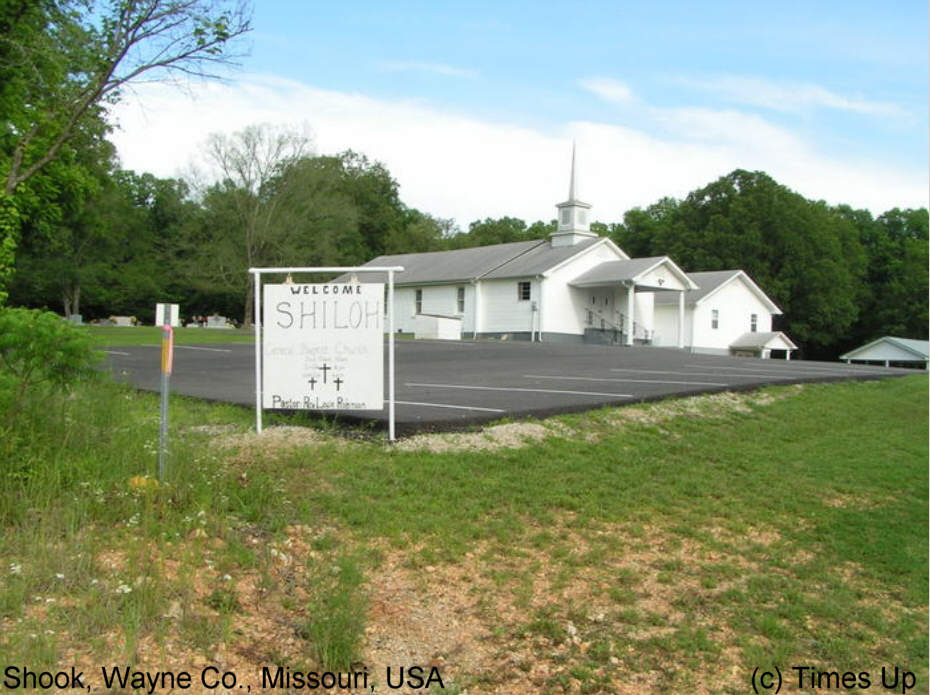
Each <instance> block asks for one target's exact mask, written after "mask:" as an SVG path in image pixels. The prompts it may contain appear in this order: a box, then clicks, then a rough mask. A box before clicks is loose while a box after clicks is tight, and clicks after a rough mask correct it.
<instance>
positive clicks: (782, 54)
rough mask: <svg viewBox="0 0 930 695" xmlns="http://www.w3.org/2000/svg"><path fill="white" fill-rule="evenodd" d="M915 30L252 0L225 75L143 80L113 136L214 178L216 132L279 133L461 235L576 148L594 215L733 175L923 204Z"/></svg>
mask: <svg viewBox="0 0 930 695" xmlns="http://www.w3.org/2000/svg"><path fill="white" fill-rule="evenodd" d="M927 24H928V17H927V3H926V2H925V1H924V0H907V1H898V0H886V1H885V2H875V1H874V0H873V1H869V2H856V1H855V0H847V1H846V2H834V1H833V0H818V1H817V2H810V0H806V1H805V2H794V1H792V0H779V1H778V2H774V1H771V0H769V1H763V2H745V0H742V1H740V2H723V1H715V0H707V1H706V2H702V3H696V2H693V1H682V2H678V1H671V0H668V1H662V0H658V1H656V2H644V1H637V2H633V1H627V0H613V1H611V2H583V1H577V2H547V1H546V0H536V1H535V2H516V1H512V2H508V1H507V0H497V1H496V2H480V1H478V2H468V3H465V2H448V3H445V2H403V1H402V0H394V1H392V2H384V1H383V0H377V1H373V2H368V1H355V0H345V1H344V2H341V3H335V2H333V3H311V2H305V1H303V0H290V1H285V0H260V2H255V7H254V14H253V20H252V25H253V31H252V32H250V33H249V35H248V36H247V38H246V39H245V41H244V48H245V49H246V50H247V55H245V57H243V58H242V59H241V60H240V61H239V66H238V68H237V69H236V70H234V71H232V72H230V73H228V75H226V78H225V79H224V80H222V81H213V82H193V83H190V84H188V85H186V86H184V87H183V88H179V87H178V86H172V85H167V84H160V83H146V84H142V85H138V86H136V87H135V88H134V89H133V90H131V91H130V92H128V93H127V94H126V96H125V97H124V99H123V100H122V101H121V102H120V103H119V104H118V105H117V106H116V107H114V108H113V110H112V114H111V116H112V119H113V122H114V123H115V124H116V125H117V130H116V131H115V132H114V134H113V141H114V142H115V144H116V146H117V149H118V152H119V154H120V158H121V161H122V165H123V166H124V167H125V168H130V169H134V170H136V171H149V172H151V173H154V174H156V175H158V176H165V177H167V176H186V175H188V174H189V173H190V172H191V171H192V170H193V169H195V168H196V169H199V170H200V172H201V176H204V175H206V176H209V170H208V169H205V168H204V162H205V148H204V143H205V141H206V139H207V137H208V136H209V135H210V134H211V133H220V132H222V133H227V134H231V133H234V132H236V131H239V130H242V129H243V128H245V127H247V126H249V125H254V124H261V123H269V124H274V125H277V126H279V127H286V128H292V129H294V130H297V131H300V132H302V133H304V134H306V135H307V136H309V137H310V139H311V144H312V149H313V151H314V152H316V153H318V154H335V153H338V152H342V151H345V150H348V149H351V150H354V151H356V152H360V153H363V154H365V155H366V156H367V157H368V158H369V159H371V160H377V161H380V162H382V163H383V164H384V165H385V166H386V167H387V168H388V170H389V171H390V172H391V174H392V175H393V176H394V178H395V179H396V180H397V181H398V183H399V185H400V196H401V200H402V201H403V202H404V203H405V204H407V205H408V206H411V207H415V208H418V209H419V210H422V211H423V212H426V213H429V214H431V215H434V216H436V217H440V218H444V219H453V220H455V222H456V223H457V224H458V226H459V227H460V228H462V229H467V227H468V224H469V223H470V222H472V221H474V220H478V219H484V218H486V217H502V216H505V215H508V216H513V217H519V218H522V219H524V220H526V221H527V222H528V223H529V222H532V221H535V220H540V219H541V220H550V219H553V218H554V217H555V207H554V206H555V204H556V203H558V202H561V201H563V200H565V199H566V197H567V195H568V183H569V167H570V163H571V153H572V143H573V142H574V143H575V146H576V148H577V192H578V197H579V198H580V199H581V200H584V201H585V202H588V203H591V204H592V205H593V209H592V217H593V219H596V220H600V221H602V222H608V223H609V222H620V221H622V219H623V214H624V212H626V211H627V210H629V209H631V208H633V207H646V206H648V205H651V204H652V203H654V202H656V201H657V200H659V199H660V198H662V197H664V196H672V197H676V198H683V197H685V196H686V195H687V194H688V193H689V192H691V191H693V190H695V189H697V188H700V187H702V186H704V185H707V184H709V183H711V182H712V181H714V180H716V179H718V178H719V177H721V176H725V175H726V174H728V173H729V172H731V171H733V170H734V169H748V170H761V171H765V172H766V173H768V174H769V175H770V176H772V177H773V178H774V179H775V180H776V181H778V182H779V183H781V184H784V185H786V186H788V187H789V188H791V189H793V190H795V191H797V192H798V193H800V194H802V195H803V196H805V197H807V198H811V199H815V200H825V201H827V202H828V203H830V204H840V203H845V204H849V205H851V206H853V207H855V208H868V209H869V210H871V211H872V212H873V214H876V215H878V214H881V213H882V212H884V211H885V210H888V209H890V208H893V207H902V208H903V207H926V206H927V205H928V188H930V177H928V146H930V143H928V39H927ZM204 172H206V173H204Z"/></svg>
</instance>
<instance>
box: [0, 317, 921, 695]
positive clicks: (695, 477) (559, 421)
mask: <svg viewBox="0 0 930 695" xmlns="http://www.w3.org/2000/svg"><path fill="white" fill-rule="evenodd" d="M108 330H112V331H113V332H114V333H119V332H121V331H123V330H132V329H108ZM135 330H139V329H135ZM155 330H157V329H155ZM193 330H194V332H197V333H207V334H212V332H210V331H197V330H196V329H193ZM216 333H220V332H219V331H217V332H216ZM225 334H226V332H223V335H225ZM127 335H129V334H127ZM156 335H157V334H156ZM109 344H115V343H109ZM123 344H126V343H123ZM927 397H928V391H927V378H926V376H925V375H916V376H913V377H907V378H900V379H888V380H883V381H872V382H856V383H841V384H829V385H826V384H816V385H805V386H803V387H800V386H791V387H773V388H768V389H765V390H763V391H761V392H757V393H754V394H739V395H733V394H724V395H719V394H718V395H711V396H702V397H698V398H693V399H683V400H678V401H666V402H659V403H654V404H650V405H643V406H635V407H630V408H621V409H604V410H600V411H596V412H591V413H585V414H579V415H571V416H561V417H558V418H553V419H551V420H547V421H545V422H542V423H539V422H536V423H527V424H520V423H515V424H512V425H505V426H503V427H500V428H497V429H496V430H495V429H492V430H488V431H487V433H485V434H481V433H477V434H464V435H440V436H434V437H431V438H430V437H428V438H426V439H424V440H422V441H418V440H411V441H410V442H406V443H405V442H402V443H401V444H399V445H397V446H395V447H388V446H386V445H385V444H383V443H382V442H381V441H379V440H376V439H366V438H347V437H345V436H343V435H342V434H340V433H339V432H334V431H328V430H326V429H325V428H323V429H320V428H319V427H318V428H317V429H313V430H310V429H307V430H298V429H296V428H271V429H269V430H268V432H266V435H265V436H263V438H262V439H260V440H259V439H258V438H256V437H255V436H254V435H252V434H250V433H249V432H248V428H249V425H250V422H251V413H250V412H249V411H247V410H244V409H238V408H235V407H232V406H222V405H208V404H205V403H202V402H198V401H195V400H191V399H183V398H175V399H173V401H172V406H171V407H172V410H171V417H172V456H171V467H170V471H169V478H170V484H169V485H167V486H158V487H156V486H153V485H151V483H148V482H146V481H141V482H140V481H138V480H136V481H132V480H131V479H132V478H133V476H140V475H144V474H150V473H151V472H152V471H153V470H154V466H155V451H154V447H155V442H156V434H157V428H158V419H157V414H158V402H157V398H156V397H155V396H153V395H150V394H143V393H138V392H135V391H131V390H128V389H125V388H123V387H120V386H117V385H114V384H110V383H107V382H100V383H97V384H88V385H85V386H83V387H82V388H80V389H78V390H76V391H75V392H74V393H72V394H71V395H70V396H68V397H66V398H62V399H50V400H46V401H44V402H41V403H33V404H31V407H30V408H29V409H27V410H26V411H25V412H24V413H23V414H21V415H20V417H19V419H18V420H17V421H16V423H15V424H14V425H13V426H12V427H10V428H8V429H7V430H6V431H4V432H0V460H2V461H4V462H5V463H4V468H3V470H2V472H0V475H2V476H3V478H4V480H3V481H2V485H0V519H2V520H3V535H2V537H0V557H2V558H3V563H4V564H3V566H2V567H0V653H5V654H7V655H8V657H9V661H10V663H14V662H15V663H20V662H22V663H26V664H30V665H35V666H36V667H39V666H41V665H48V666H54V665H57V666H58V667H64V666H67V665H70V664H71V663H74V662H77V663H80V664H84V665H86V666H87V667H88V668H90V667H94V666H99V665H100V664H109V663H137V664H139V665H140V667H141V666H145V667H146V668H154V667H155V666H158V665H165V664H169V663H170V664H188V665H190V664H195V663H203V662H204V661H207V662H209V661H210V659H214V658H218V657H217V655H218V654H219V655H220V656H221V657H222V658H223V659H225V660H226V661H225V663H230V664H232V665H233V666H234V667H235V668H236V669H237V670H238V671H239V672H241V678H243V682H248V683H249V684H251V685H252V689H253V692H255V691H260V690H261V688H260V687H259V682H258V680H257V676H255V675H254V674H256V673H257V670H258V667H259V665H261V664H282V665H288V666H290V667H292V668H301V667H302V668H312V667H315V666H319V665H325V666H327V667H332V668H348V667H349V666H350V664H353V663H357V662H359V661H364V662H366V663H370V664H380V663H393V664H398V665H402V664H410V663H411V662H410V661H409V659H410V658H411V657H409V654H411V653H415V654H416V655H417V659H419V660H420V661H419V662H418V663H424V664H425V663H427V662H430V663H434V664H439V665H440V668H441V670H442V672H443V676H444V678H446V682H445V684H446V686H447V687H446V690H445V691H443V692H460V691H461V690H462V689H466V688H467V690H468V692H469V693H472V694H474V693H483V692H539V693H562V692H580V693H613V692H633V691H635V692H642V693H694V692H714V693H734V694H735V693H745V692H748V691H749V690H750V689H751V686H750V683H749V677H750V674H751V673H752V670H753V668H755V667H756V666H769V665H777V666H778V667H779V668H781V669H782V671H783V672H785V671H788V672H789V673H790V668H791V667H792V666H795V665H803V666H813V667H816V668H818V669H823V670H828V671H834V670H835V671H839V672H843V671H854V672H857V673H858V672H860V671H869V672H870V673H871V675H872V678H873V680H872V683H873V685H874V684H875V683H876V682H880V681H878V678H879V674H880V670H881V667H882V666H886V667H893V666H895V665H896V666H898V667H900V668H902V669H907V670H910V671H913V672H915V673H916V674H917V678H918V679H919V681H918V686H917V691H919V692H922V691H923V690H925V689H926V683H927V681H926V679H927V628H928V626H927V589H928V576H927V567H928V553H927V550H928V547H927V546H928V543H927V526H926V523H927V504H928V499H927V493H928V471H927V434H928V427H927V422H928V420H927V416H928V414H927ZM272 419H273V420H274V418H272ZM277 422H278V424H293V422H294V421H287V420H281V419H278V420H277ZM495 431H507V432H510V431H513V432H515V433H516V436H515V437H512V438H511V440H510V444H509V445H507V446H503V447H501V446H497V445H496V444H495V440H494V434H493V433H494V432H495ZM521 433H522V434H521ZM521 437H523V439H522V440H521ZM421 444H422V445H423V446H426V445H429V446H431V447H432V448H448V449H449V450H448V451H443V452H433V451H430V450H428V449H426V448H423V446H421ZM434 445H437V446H434ZM392 650H393V651H392ZM403 655H408V656H403ZM404 659H407V660H406V661H405V660H404ZM380 683H381V685H382V686H383V678H382V680H381V681H380ZM789 685H790V684H789ZM795 685H796V684H795ZM380 689H382V687H381V686H379V690H380ZM786 689H787V690H788V692H796V691H797V688H796V687H794V688H792V687H787V688H786ZM436 692H439V690H436Z"/></svg>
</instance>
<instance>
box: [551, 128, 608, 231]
mask: <svg viewBox="0 0 930 695" xmlns="http://www.w3.org/2000/svg"><path fill="white" fill-rule="evenodd" d="M555 207H556V208H557V209H558V211H559V218H558V222H559V226H558V229H557V230H556V231H555V232H554V233H553V234H552V235H551V237H550V238H551V240H552V245H553V246H574V245H575V244H577V243H579V242H581V241H584V240H585V239H591V238H594V237H597V234H595V233H594V232H592V231H591V223H590V221H589V220H588V210H590V209H591V206H590V205H589V204H588V203H583V202H581V201H580V200H578V198H577V188H576V176H575V143H574V141H572V172H571V177H570V179H569V183H568V200H566V201H565V202H564V203H559V204H558V205H556V206H555Z"/></svg>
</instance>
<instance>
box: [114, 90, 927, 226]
mask: <svg viewBox="0 0 930 695" xmlns="http://www.w3.org/2000/svg"><path fill="white" fill-rule="evenodd" d="M142 104H144V107H143V106H142ZM647 111H648V112H649V113H650V114H651V115H652V116H653V117H654V121H655V122H656V123H657V124H658V125H660V126H661V128H660V129H659V131H657V132H660V133H661V134H649V133H646V132H644V131H642V130H637V129H634V128H629V127H624V126H620V125H616V124H607V123H594V122H587V121H578V122H572V123H566V124H564V125H563V126H561V127H560V128H559V129H557V131H556V132H553V133H546V132H542V131H539V130H535V129H532V128H527V127H521V126H519V125H509V124H501V123H492V122H485V121H482V120H479V119H476V118H471V117H468V116H465V115H461V114H457V113H453V112H451V111H448V110H443V109H441V108H438V107H436V106H433V105H430V104H425V103H422V102H417V101H409V100H399V99H398V100H388V99H375V98H372V97H369V96H366V95H363V94H357V93H346V92H336V91H328V90H323V89H318V88H315V87H311V86H308V85H305V84H301V83H298V82H293V81H289V80H283V79H280V78H276V77H269V76H261V75H249V76H245V77H243V78H242V79H241V80H240V81H238V82H236V83H225V84H217V83H210V84H206V85H203V86H201V87H199V88H198V91H197V94H196V98H191V97H190V96H189V95H186V94H184V93H183V92H179V91H177V90H175V89H172V88H171V87H168V86H165V85H160V84H149V85H142V86H140V87H139V88H138V89H137V93H136V95H135V97H133V96H131V95H130V96H128V97H127V99H126V100H125V101H123V102H121V103H120V104H118V105H117V106H116V107H115V108H114V114H115V115H116V117H117V118H118V120H119V122H120V124H121V126H122V129H121V130H119V131H117V132H116V133H115V134H114V137H113V140H114V142H115V143H116V145H117V148H118V151H119V153H120V156H121V158H122V160H123V164H124V166H126V167H127V168H133V169H137V170H146V171H151V172H152V173H154V174H156V175H158V176H175V175H178V174H179V173H181V172H183V171H184V170H185V169H186V168H187V167H188V166H189V165H190V164H191V163H192V162H197V161H202V156H201V150H200V148H201V145H202V143H203V142H204V140H205V138H206V136H207V135H208V134H209V133H211V132H217V131H225V132H233V131H236V130H240V129H242V128H244V127H245V126H247V125H251V124H254V123H262V122H270V123H279V124H291V125H299V124H302V123H305V124H309V126H310V128H312V131H313V134H314V136H315V146H316V149H317V151H318V152H321V153H335V152H339V151H342V150H345V149H350V148H351V149H353V150H355V151H358V152H362V153H364V154H366V155H368V157H369V158H371V159H375V160H379V161H382V162H384V164H385V165H386V166H387V167H388V169H389V170H390V171H391V173H392V174H393V176H394V177H395V178H396V179H397V181H398V182H399V183H400V187H401V191H400V193H401V198H402V199H403V200H404V202H405V203H407V204H408V205H411V206H413V207H416V208H419V209H421V210H423V211H425V212H429V213H431V214H433V215H437V216H440V217H452V218H455V219H456V220H457V221H458V223H459V225H460V226H462V227H467V225H468V223H469V222H471V221H472V220H475V219H480V218H484V217H499V216H503V215H512V216H515V217H520V218H523V219H525V220H527V221H528V222H529V221H534V220H537V219H543V220H548V219H552V218H553V217H554V216H555V207H554V206H555V204H556V203H558V202H560V201H562V200H564V199H565V196H566V195H567V192H568V173H569V171H568V169H569V164H570V159H571V140H572V139H573V138H574V139H576V140H577V143H578V166H579V173H580V178H581V184H582V185H581V189H580V191H579V195H580V197H581V198H582V199H583V200H586V201H587V202H589V203H591V204H593V206H594V210H593V214H594V217H595V218H596V219H601V220H604V221H619V220H620V219H621V218H622V215H623V213H624V212H625V211H626V210H628V209H629V208H631V207H633V206H637V205H639V206H645V205H649V204H651V203H653V202H655V201H656V200H658V199H659V198H660V197H662V196H666V195H671V196H676V197H682V196H684V195H686V194H687V193H688V192H689V191H691V190H693V189H695V188H698V187H700V186H703V185H705V184H707V183H709V182H711V181H713V180H714V179H716V178H718V177H720V176H722V175H724V174H727V173H729V172H730V171H732V170H733V169H736V168H744V169H753V170H755V169H761V170H764V171H766V172H768V173H769V174H770V175H772V176H773V177H774V178H775V179H776V180H777V181H779V182H780V183H783V184H785V185H787V186H789V187H791V188H793V189H795V190H797V191H798V192H800V193H801V194H802V195H804V196H807V197H809V198H823V199H825V200H827V201H829V202H832V203H840V202H845V203H849V204H851V205H853V206H856V207H868V208H870V209H871V210H873V212H882V211H884V210H886V209H889V208H891V207H893V206H895V205H898V206H902V207H913V206H921V205H926V204H927V202H926V200H927V189H928V182H927V172H926V171H922V170H921V171H910V170H906V169H901V168H896V167H894V166H893V165H890V164H886V165H876V164H874V163H862V162H849V161H843V160H841V159H837V158H831V157H827V156H825V155H823V154H820V153H818V152H817V151H815V150H814V149H813V148H812V147H810V146H809V145H808V144H807V143H806V142H805V141H803V140H802V139H800V138H799V137H797V136H795V135H794V134H792V133H791V132H789V131H788V130H786V129H783V128H779V127H777V126H774V125H772V124H770V123H768V122H767V121H765V120H764V119H762V118H760V117H758V116H753V115H747V114H743V113H740V112H738V111H713V110H709V109H651V110H649V109H648V107H647Z"/></svg>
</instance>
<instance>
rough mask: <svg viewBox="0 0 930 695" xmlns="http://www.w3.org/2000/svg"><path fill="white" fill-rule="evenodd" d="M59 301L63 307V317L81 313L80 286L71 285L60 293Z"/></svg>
mask: <svg viewBox="0 0 930 695" xmlns="http://www.w3.org/2000/svg"><path fill="white" fill-rule="evenodd" d="M61 303H62V304H63V305H64V307H65V318H68V317H70V316H73V315H75V314H79V313H81V286H80V285H73V286H71V287H68V288H66V289H65V291H64V292H63V293H62V297H61Z"/></svg>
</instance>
